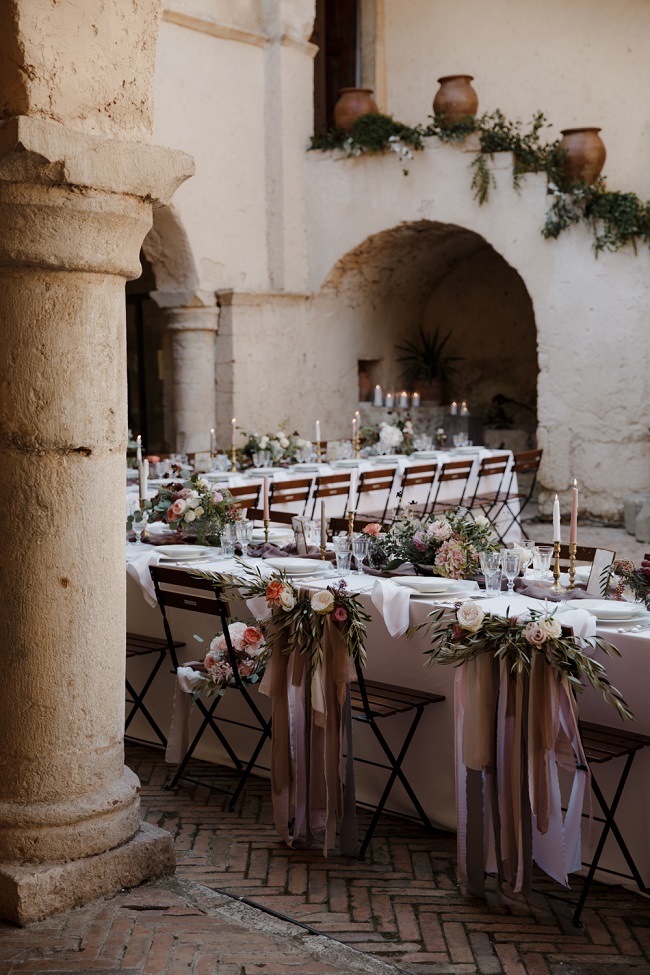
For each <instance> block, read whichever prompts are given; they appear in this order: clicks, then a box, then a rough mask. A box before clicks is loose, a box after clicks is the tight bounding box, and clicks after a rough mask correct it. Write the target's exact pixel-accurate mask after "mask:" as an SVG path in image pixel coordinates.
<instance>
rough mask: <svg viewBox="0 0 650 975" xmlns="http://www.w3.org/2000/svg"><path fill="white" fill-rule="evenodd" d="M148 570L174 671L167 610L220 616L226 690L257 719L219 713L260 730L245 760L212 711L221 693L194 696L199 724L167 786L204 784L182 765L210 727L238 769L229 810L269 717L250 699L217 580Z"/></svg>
mask: <svg viewBox="0 0 650 975" xmlns="http://www.w3.org/2000/svg"><path fill="white" fill-rule="evenodd" d="M149 571H150V572H151V578H152V579H153V584H154V589H155V591H156V599H157V600H158V606H159V607H160V612H161V613H162V617H163V626H164V628H165V635H166V637H167V646H168V649H169V654H170V657H171V660H172V663H173V665H174V672H176V671H177V670H178V667H179V666H180V664H179V661H178V657H177V655H176V646H177V644H175V643H174V639H173V637H172V631H171V626H170V622H169V617H168V612H167V611H168V610H169V609H178V610H184V611H186V612H191V613H201V614H205V615H208V616H212V617H214V618H215V619H217V620H219V622H220V623H221V627H222V630H223V634H224V638H225V641H226V648H227V653H228V659H229V661H230V666H231V668H232V672H233V679H232V681H233V682H232V683H231V684H230V685H229V690H231V689H232V690H233V691H235V690H237V691H239V692H240V694H241V696H242V699H243V700H244V702H245V703H246V706H247V707H248V709H249V710H250V712H251V715H252V716H253V717H254V719H255V722H256V723H255V724H254V725H253V724H247V723H246V722H243V721H234V720H232V719H229V718H223V717H221V716H220V718H219V720H220V721H221V722H222V723H224V724H233V725H238V726H239V727H244V728H248V729H253V730H255V731H259V733H260V734H259V738H258V741H257V744H256V745H255V748H254V749H253V752H252V754H251V756H250V758H249V759H248V761H247V762H245V763H244V762H242V761H241V759H240V758H239V757H238V756H237V754H236V753H235V751H234V749H233V748H232V746H231V745H230V743H229V741H228V739H227V738H226V736H225V735H224V733H223V731H222V730H221V728H220V727H219V725H218V724H217V721H216V719H215V712H216V710H217V708H218V707H219V704H220V703H221V701H222V700H223V697H222V696H221V695H218V694H216V695H215V696H214V698H213V699H212V700H211V701H210V702H209V703H206V702H204V701H203V700H202V698H200V697H199V698H197V699H196V701H195V704H196V707H197V708H198V710H199V711H200V712H201V715H202V720H201V724H200V726H199V729H198V731H197V732H196V734H195V736H194V738H193V739H192V742H191V744H190V745H189V748H188V749H187V751H186V752H185V755H184V756H183V758H182V760H181V763H180V765H179V766H178V768H177V770H176V773H175V775H174V777H173V779H172V781H171V782H170V784H169V786H168V788H170V789H173V788H175V787H176V785H177V784H178V782H179V781H180V780H181V779H184V780H186V781H189V782H194V783H198V784H201V785H205V782H202V781H200V780H197V779H194V778H192V777H191V776H189V775H186V774H185V769H186V768H187V764H188V762H189V761H190V759H191V758H192V756H193V754H194V752H195V750H196V748H197V746H198V744H199V742H200V741H201V738H202V737H203V734H204V733H205V732H206V731H207V729H208V728H209V729H210V730H211V731H212V732H213V733H214V735H215V736H216V738H217V740H218V741H219V742H220V743H221V745H222V746H223V748H224V749H225V751H226V753H227V755H228V757H229V758H230V760H231V762H232V763H233V765H234V766H235V768H236V769H237V770H238V771H240V772H241V775H240V777H239V781H238V783H237V786H236V788H235V791H234V793H233V794H232V796H231V799H230V802H229V809H231V810H232V809H233V808H234V805H235V803H236V802H237V799H238V798H239V795H240V793H241V790H242V789H243V787H244V785H245V784H246V780H247V779H248V777H249V775H250V774H251V772H252V771H253V768H254V767H255V763H256V762H257V759H258V757H259V754H260V752H261V750H262V747H263V745H264V742H265V741H266V740H267V739H268V738H270V735H271V719H270V718H269V719H268V720H267V719H266V718H265V717H264V715H263V714H262V713H261V711H260V709H259V708H258V707H257V704H256V703H255V701H254V700H253V698H252V696H251V694H250V692H249V690H248V687H247V685H246V683H245V682H244V681H243V680H242V679H241V677H240V675H239V671H238V668H237V659H236V655H235V651H234V648H233V646H232V642H231V639H230V633H229V631H228V624H229V622H230V613H229V610H228V603H227V601H226V600H225V598H224V596H223V592H222V590H221V587H220V586H219V584H218V583H216V582H213V581H211V580H209V579H195V578H192V577H191V576H189V575H188V573H187V572H185V571H183V570H182V569H172V568H165V567H162V566H160V565H156V566H150V570H149ZM181 587H182V588H183V589H185V590H188V589H189V590H190V592H187V591H186V592H179V591H178V589H179V588H181ZM197 590H199V592H197ZM206 592H209V593H210V595H211V597H212V598H210V597H208V596H206V595H203V593H206Z"/></svg>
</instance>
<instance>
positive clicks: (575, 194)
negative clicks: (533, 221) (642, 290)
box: [309, 109, 650, 254]
mask: <svg viewBox="0 0 650 975" xmlns="http://www.w3.org/2000/svg"><path fill="white" fill-rule="evenodd" d="M549 125H550V123H549V122H548V119H547V118H546V116H545V115H544V113H543V112H536V113H535V115H533V117H532V119H531V121H530V123H529V124H528V126H527V127H525V126H524V123H522V122H521V121H520V120H517V121H514V122H513V121H510V120H509V119H507V118H506V117H505V115H504V114H503V112H501V111H500V110H499V109H497V110H496V111H495V112H492V113H485V114H483V115H478V116H470V115H468V116H466V117H465V118H464V119H461V120H460V121H459V122H454V123H449V122H446V121H445V119H444V116H436V117H435V118H432V119H431V121H430V123H429V125H427V126H422V125H416V126H409V125H405V124H404V123H402V122H398V121H396V120H395V119H393V118H392V116H390V115H382V114H380V113H371V114H368V115H362V116H361V117H360V118H358V119H357V120H356V121H355V122H354V124H353V126H352V129H351V130H350V132H349V133H345V132H343V131H342V130H341V129H337V128H334V129H331V130H330V131H329V132H327V133H326V134H324V135H314V136H312V139H311V145H310V147H309V148H310V149H319V150H322V151H327V150H331V149H342V150H343V152H345V154H346V155H347V156H349V157H357V156H361V155H364V154H369V155H376V154H377V153H380V152H385V151H390V152H394V153H395V154H396V155H397V157H398V159H399V160H400V161H401V162H404V161H406V160H409V159H412V158H413V153H414V152H419V151H421V150H422V149H424V146H425V141H424V140H425V139H426V138H429V137H431V136H435V137H437V138H438V139H440V140H441V141H442V142H462V141H464V140H465V139H466V138H467V136H468V135H471V134H474V133H475V134H477V135H478V139H479V146H480V149H479V152H478V153H477V156H476V158H475V159H474V160H473V162H472V163H471V164H470V165H471V169H472V182H471V187H472V191H473V193H474V197H475V199H476V201H477V202H478V204H479V206H482V205H483V204H484V203H486V202H487V200H488V199H489V195H490V190H491V189H492V188H493V187H494V186H495V185H496V184H495V181H494V176H493V174H492V172H491V170H490V167H489V159H490V158H491V157H492V156H493V155H494V153H495V152H511V153H512V155H513V158H514V165H513V173H512V177H513V184H514V187H515V189H519V188H520V186H521V180H522V177H523V176H524V175H525V174H526V173H546V177H547V180H548V187H549V193H551V194H552V195H553V197H554V199H553V202H552V203H551V206H550V207H549V210H548V212H547V214H546V220H545V223H544V226H543V228H542V231H541V232H542V235H543V236H544V237H545V238H547V239H555V238H557V237H559V236H560V234H561V233H562V232H563V231H564V230H567V229H568V228H569V227H572V226H573V225H574V224H578V223H584V224H585V225H586V226H587V227H588V228H589V229H590V230H591V232H592V233H593V237H594V250H595V251H596V253H597V254H598V253H599V252H600V251H618V250H620V249H621V247H624V246H625V245H626V244H628V243H629V244H631V245H632V246H633V247H634V249H635V251H636V246H637V242H638V241H642V242H643V243H645V244H647V245H648V246H650V201H647V202H643V201H642V200H641V199H639V197H638V196H637V195H636V193H622V192H619V191H609V190H608V189H607V187H606V183H605V180H604V179H602V178H601V179H599V180H598V181H597V182H596V183H595V184H594V185H593V186H588V185H587V184H586V183H584V182H578V183H567V181H566V178H565V175H564V161H565V158H566V153H565V151H564V150H563V149H562V148H561V147H560V142H559V140H557V139H556V140H554V141H552V142H543V141H542V130H543V129H544V128H548V126H549ZM403 172H404V174H405V175H406V174H407V173H408V170H407V169H406V168H403Z"/></svg>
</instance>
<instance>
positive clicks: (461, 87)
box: [433, 74, 478, 125]
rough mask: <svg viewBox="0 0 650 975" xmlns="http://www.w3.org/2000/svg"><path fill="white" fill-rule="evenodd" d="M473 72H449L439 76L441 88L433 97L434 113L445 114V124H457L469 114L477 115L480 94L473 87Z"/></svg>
mask: <svg viewBox="0 0 650 975" xmlns="http://www.w3.org/2000/svg"><path fill="white" fill-rule="evenodd" d="M473 80H474V78H473V76H472V75H471V74H449V75H445V77H444V78H438V84H439V85H440V88H439V89H438V91H437V92H436V97H435V98H434V99H433V114H434V115H435V116H436V118H439V117H440V116H441V115H442V116H443V119H444V120H443V124H444V125H455V123H456V122H460V121H461V120H462V119H464V118H465V117H466V116H467V115H476V112H477V110H478V95H477V94H476V92H475V91H474V89H473V88H472V84H471V82H472V81H473Z"/></svg>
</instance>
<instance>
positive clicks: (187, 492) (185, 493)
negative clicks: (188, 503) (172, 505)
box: [177, 488, 192, 498]
mask: <svg viewBox="0 0 650 975" xmlns="http://www.w3.org/2000/svg"><path fill="white" fill-rule="evenodd" d="M191 494H192V491H191V490H190V488H182V489H181V490H180V491H179V492H178V494H177V497H179V498H189V497H190V495H191Z"/></svg>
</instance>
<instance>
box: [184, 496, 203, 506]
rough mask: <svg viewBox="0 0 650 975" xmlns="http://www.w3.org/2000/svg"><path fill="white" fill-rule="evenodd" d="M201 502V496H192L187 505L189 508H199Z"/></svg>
mask: <svg viewBox="0 0 650 975" xmlns="http://www.w3.org/2000/svg"><path fill="white" fill-rule="evenodd" d="M200 504H201V499H200V498H199V497H196V498H190V499H189V501H188V502H187V507H188V508H198V506H199V505H200Z"/></svg>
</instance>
